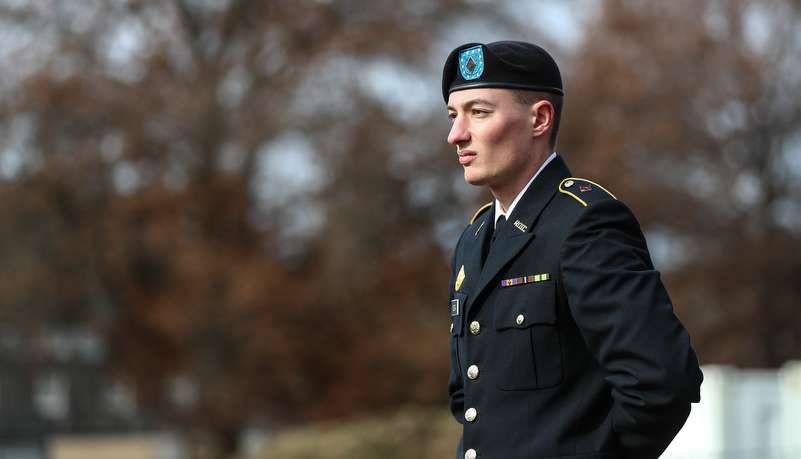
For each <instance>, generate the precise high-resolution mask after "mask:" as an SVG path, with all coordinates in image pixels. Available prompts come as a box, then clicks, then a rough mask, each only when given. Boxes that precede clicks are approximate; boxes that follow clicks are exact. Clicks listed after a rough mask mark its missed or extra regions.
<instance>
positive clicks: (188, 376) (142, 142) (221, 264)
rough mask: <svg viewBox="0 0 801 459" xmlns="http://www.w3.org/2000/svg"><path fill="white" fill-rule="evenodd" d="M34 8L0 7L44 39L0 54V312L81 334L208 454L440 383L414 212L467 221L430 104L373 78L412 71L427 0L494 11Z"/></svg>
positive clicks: (422, 49) (432, 38)
mask: <svg viewBox="0 0 801 459" xmlns="http://www.w3.org/2000/svg"><path fill="white" fill-rule="evenodd" d="M50 7H51V8H43V7H41V6H40V5H37V4H34V3H31V4H18V5H10V6H7V5H5V4H0V19H2V20H4V21H6V22H4V25H6V26H8V27H17V28H16V29H13V30H17V31H18V32H19V33H20V35H21V36H26V37H29V36H31V34H35V35H38V36H39V37H41V38H42V40H41V41H40V42H39V43H40V45H39V46H40V47H38V48H37V47H35V46H31V48H30V49H27V50H24V51H20V52H19V57H20V58H22V57H24V56H29V55H31V54H30V53H40V54H41V59H42V61H43V63H42V64H41V65H40V66H39V67H37V68H34V69H33V70H31V69H30V68H28V69H26V68H25V67H20V68H19V69H13V68H10V67H9V68H6V69H5V70H4V72H6V73H5V74H6V76H7V77H9V78H17V79H18V82H19V85H18V86H15V87H12V88H6V87H4V88H3V90H5V91H7V94H8V95H9V97H6V98H4V99H3V101H2V104H0V123H2V124H3V125H4V126H5V128H4V129H5V131H4V133H6V134H8V135H7V136H6V137H7V138H12V139H14V140H13V141H11V140H9V141H8V142H7V143H5V144H4V146H3V148H4V149H6V150H5V151H6V153H4V154H5V155H7V156H5V157H4V160H5V161H6V163H4V164H6V165H8V164H11V166H6V169H5V172H4V175H3V176H2V179H0V203H2V206H1V207H0V252H2V257H0V298H2V300H0V301H1V302H0V323H2V324H4V325H11V326H13V327H14V328H15V329H17V330H19V331H20V333H22V334H23V335H25V336H31V337H35V336H36V335H37V334H40V333H42V328H43V327H45V328H46V327H80V328H82V329H86V330H90V331H91V332H92V333H93V334H95V335H96V336H100V337H102V339H103V341H104V342H106V343H107V346H108V355H107V358H106V359H105V365H104V368H103V371H105V372H107V373H108V374H111V375H123V376H124V377H125V378H126V379H127V380H130V381H133V387H135V390H136V394H137V396H138V398H139V401H140V403H141V406H142V407H143V408H144V409H146V410H148V411H149V412H151V413H156V414H157V415H158V416H159V417H161V418H162V419H166V420H170V421H174V422H180V423H182V425H185V426H187V427H188V428H193V429H200V430H201V431H203V430H205V431H211V432H214V433H216V434H219V437H220V438H219V444H220V446H219V447H220V448H221V450H222V451H224V452H230V451H232V450H233V449H234V448H235V446H236V444H235V443H236V439H237V438H236V437H237V434H238V433H239V432H240V431H241V430H242V429H243V428H244V427H245V426H246V425H249V424H252V423H260V422H261V423H267V424H272V423H282V424H283V423H292V422H301V421H308V420H316V419H325V418H331V417H337V416H348V415H352V414H354V413H358V412H362V411H365V410H375V409H383V408H386V407H388V406H394V405H397V404H402V403H406V402H417V403H431V402H438V403H441V402H442V401H443V397H444V394H445V389H444V386H445V382H446V380H447V372H448V369H447V368H448V365H447V359H448V354H447V339H448V335H447V324H448V320H447V316H446V315H445V314H444V313H443V310H444V309H443V308H444V306H442V305H443V304H444V302H445V299H446V298H445V297H446V296H447V278H448V265H447V255H446V253H445V252H446V251H445V250H443V247H442V246H441V245H440V244H439V242H438V240H437V234H436V232H435V230H436V224H434V223H432V221H433V219H434V218H435V217H437V216H439V217H445V218H447V219H451V220H452V219H453V218H454V215H457V216H458V219H459V221H461V220H463V219H464V218H466V217H465V216H464V215H463V214H464V213H466V212H465V211H464V210H463V209H461V208H460V207H459V204H460V202H463V201H464V200H465V199H463V198H461V200H460V198H459V197H457V196H456V191H455V190H454V185H453V184H454V183H456V178H458V174H459V171H458V170H456V169H454V168H452V167H449V166H451V165H452V164H453V163H452V162H450V161H445V160H444V159H445V158H446V156H445V155H442V154H441V153H442V152H443V151H445V147H446V145H445V143H444V142H443V141H442V139H443V138H444V135H445V134H444V129H445V128H446V124H447V121H445V117H444V115H443V112H440V111H437V112H433V111H431V110H428V109H426V108H425V107H427V106H429V104H428V102H425V101H423V102H420V101H419V99H420V98H419V97H418V98H417V99H418V101H417V102H415V103H417V104H421V105H422V106H421V107H419V108H413V111H412V112H409V107H400V106H399V105H401V104H403V105H406V104H407V103H406V99H403V98H400V99H399V98H397V97H396V98H395V99H394V102H392V103H389V102H388V101H387V100H383V99H382V96H381V94H380V93H376V91H377V90H376V91H374V90H373V89H371V87H370V78H373V79H375V78H378V77H380V76H381V75H385V76H386V77H388V78H389V77H394V75H393V73H401V74H402V75H403V76H405V77H406V78H427V79H430V78H428V76H429V75H431V73H432V72H430V70H429V66H430V65H431V64H430V56H431V55H432V54H434V53H437V52H438V51H439V50H438V48H436V44H437V43H438V42H437V41H436V35H435V33H436V31H437V30H438V27H440V26H442V25H443V24H447V22H443V21H442V19H441V18H442V17H443V16H446V17H448V18H449V19H448V21H454V22H455V21H460V20H468V19H470V18H471V17H476V16H480V17H482V18H483V19H484V20H486V19H490V18H492V17H496V16H497V17H499V20H500V16H499V15H496V14H495V13H493V12H492V11H490V10H486V5H483V6H482V5H481V4H476V5H473V4H471V2H463V1H453V0H443V1H428V0H426V1H410V2H403V3H396V2H369V3H364V2H359V1H352V0H335V1H325V2H321V1H313V0H308V1H295V0H292V1H269V2H262V1H252V0H234V1H231V2H222V3H215V2H209V3H208V4H201V3H199V2H193V1H188V0H175V1H169V2H155V1H144V0H131V1H128V2H117V3H114V4H97V5H95V4H74V3H71V2H54V3H53V4H52V5H50ZM446 13H447V15H446ZM436 57H437V60H439V56H438V55H437V56H436ZM381 65H383V66H384V67H381ZM382 72H383V73H382ZM369 75H377V76H376V77H370V76H369ZM396 81H397V80H396ZM427 81H428V80H427ZM431 81H433V82H434V85H436V81H437V79H436V78H433V79H431ZM433 94H437V92H436V91H434V92H433ZM408 104H411V101H410V102H408ZM401 110H406V113H411V115H408V114H406V115H404V114H403V113H401ZM433 120H439V121H438V122H435V121H433ZM448 158H450V157H448ZM275 169H280V170H283V171H284V172H283V176H282V175H281V173H276V172H275ZM310 171H311V172H310ZM295 177H301V178H300V179H295V181H293V179H294V178H295ZM304 177H305V178H304ZM443 179H444V180H443ZM420 186H424V187H426V188H425V191H426V192H425V193H420V192H419V190H418V188H419V187H420ZM415 196H416V198H415ZM467 212H469V211H467ZM176 388H177V389H176ZM176 390H177V392H176Z"/></svg>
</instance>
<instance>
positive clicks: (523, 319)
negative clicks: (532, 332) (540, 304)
mask: <svg viewBox="0 0 801 459" xmlns="http://www.w3.org/2000/svg"><path fill="white" fill-rule="evenodd" d="M525 321H526V318H525V317H524V316H523V314H520V315H519V316H517V325H523V322H525Z"/></svg>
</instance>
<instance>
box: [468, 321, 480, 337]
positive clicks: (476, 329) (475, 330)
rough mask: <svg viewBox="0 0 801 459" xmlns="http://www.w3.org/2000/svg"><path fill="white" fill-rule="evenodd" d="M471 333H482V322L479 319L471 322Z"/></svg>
mask: <svg viewBox="0 0 801 459" xmlns="http://www.w3.org/2000/svg"><path fill="white" fill-rule="evenodd" d="M470 333H472V334H474V335H478V334H479V333H481V324H480V323H478V321H476V320H474V321H472V322H470Z"/></svg>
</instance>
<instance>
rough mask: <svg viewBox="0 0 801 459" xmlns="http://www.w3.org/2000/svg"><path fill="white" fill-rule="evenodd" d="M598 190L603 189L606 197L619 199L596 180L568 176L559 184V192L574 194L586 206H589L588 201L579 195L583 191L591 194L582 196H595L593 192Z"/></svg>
mask: <svg viewBox="0 0 801 459" xmlns="http://www.w3.org/2000/svg"><path fill="white" fill-rule="evenodd" d="M596 190H601V191H603V192H604V193H605V195H602V196H604V197H606V196H611V197H612V199H617V198H616V197H615V195H613V194H612V193H610V192H609V191H607V189H606V188H604V187H602V186H601V185H598V184H597V183H595V182H591V181H589V180H584V179H580V178H575V177H570V178H566V179H564V180H562V183H560V184H559V192H560V193H564V194H566V195H568V196H572V197H573V198H575V199H576V201H578V202H580V203H581V205H582V206H584V207H587V201H585V200H584V199H582V198H581V197H579V195H581V194H582V193H589V194H587V195H585V196H582V197H586V198H589V197H590V196H593V192H595V191H596ZM595 196H598V195H597V194H596V195H595ZM596 199H597V198H596Z"/></svg>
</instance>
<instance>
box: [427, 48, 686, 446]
mask: <svg viewBox="0 0 801 459" xmlns="http://www.w3.org/2000/svg"><path fill="white" fill-rule="evenodd" d="M563 94H564V93H563V88H562V79H561V75H560V72H559V69H558V67H557V65H556V63H555V62H554V60H553V59H552V58H551V56H550V55H548V53H547V52H546V51H545V50H543V49H542V48H540V47H539V46H536V45H533V44H530V43H523V42H513V41H502V42H495V43H490V44H480V43H470V44H466V45H463V46H460V47H458V48H456V49H455V50H454V51H453V52H452V53H451V54H450V56H449V57H448V59H447V61H446V63H445V67H444V70H443V75H442V95H443V97H444V98H445V101H446V103H447V106H448V113H449V117H450V119H451V121H452V123H453V125H452V127H451V131H450V133H449V135H448V142H449V143H451V144H452V145H454V146H456V153H457V154H458V159H459V162H460V163H461V165H462V166H463V167H464V177H465V180H466V181H467V182H468V183H470V184H472V185H477V186H486V187H488V188H489V190H490V191H491V192H492V194H493V196H494V197H495V200H494V202H492V203H490V204H487V205H486V206H485V207H483V208H482V209H481V210H479V211H478V213H477V214H476V216H475V217H474V218H473V221H472V222H470V225H468V226H467V228H466V229H465V230H464V232H463V233H462V235H461V237H460V238H459V241H458V243H457V245H456V249H455V252H454V255H453V259H452V263H451V265H452V275H451V280H450V313H451V317H452V319H453V324H452V328H451V335H452V337H451V376H450V381H449V384H448V391H449V395H450V407H451V411H452V412H453V415H454V416H455V417H456V419H457V420H458V421H459V422H461V423H462V424H463V435H462V439H461V441H460V442H459V446H458V452H457V458H458V459H461V458H462V457H463V458H465V459H475V458H477V457H479V458H480V457H483V458H489V459H516V458H520V459H522V458H526V459H530V458H562V459H565V458H582V459H620V458H626V459H650V458H657V457H659V455H660V454H661V453H662V452H663V451H664V450H665V448H666V447H667V446H668V444H669V443H670V442H671V440H672V439H673V438H674V436H675V435H676V433H677V432H678V431H679V429H680V428H681V427H682V425H683V424H684V422H685V420H686V419H687V416H688V415H689V412H690V405H691V403H692V402H698V401H699V398H700V395H699V388H700V385H701V380H702V374H701V370H700V368H699V366H698V359H697V357H696V354H695V351H694V350H693V349H692V347H691V346H690V336H689V333H688V332H687V330H686V329H685V328H684V326H683V325H682V324H681V322H680V321H679V320H678V318H677V317H676V316H675V314H674V312H673V306H672V303H671V301H670V298H669V297H668V294H667V292H666V290H665V287H664V286H663V284H662V282H661V280H660V275H659V272H658V271H656V270H655V269H654V266H653V264H652V262H651V258H650V255H649V253H648V248H647V246H646V242H645V238H644V237H643V234H642V230H641V229H640V226H639V223H638V221H637V219H636V218H635V216H634V214H633V213H632V212H631V210H630V209H629V208H628V207H627V206H626V205H625V204H623V203H622V202H621V201H619V200H617V199H616V198H615V197H614V196H613V195H612V194H611V193H610V192H608V191H607V190H605V189H604V188H603V187H602V186H600V185H598V184H596V183H593V182H590V181H588V180H583V179H579V178H574V177H571V173H570V170H569V169H568V168H567V165H566V164H565V162H564V161H563V159H562V157H561V156H559V155H557V154H556V153H554V152H555V149H556V136H557V132H558V129H559V119H560V116H561V111H562V101H563Z"/></svg>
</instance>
